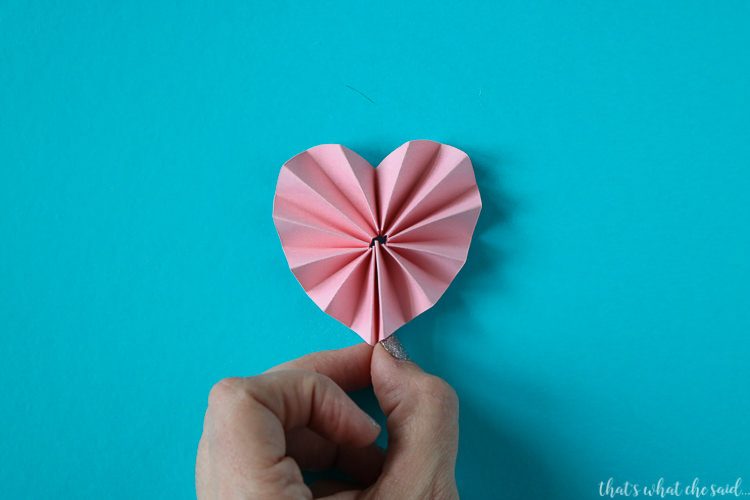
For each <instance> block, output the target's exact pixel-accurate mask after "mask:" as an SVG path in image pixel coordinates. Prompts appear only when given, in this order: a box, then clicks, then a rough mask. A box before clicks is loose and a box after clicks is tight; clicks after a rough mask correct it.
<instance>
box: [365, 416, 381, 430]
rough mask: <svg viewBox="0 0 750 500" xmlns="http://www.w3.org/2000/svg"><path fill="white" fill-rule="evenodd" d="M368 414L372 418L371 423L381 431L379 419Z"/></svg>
mask: <svg viewBox="0 0 750 500" xmlns="http://www.w3.org/2000/svg"><path fill="white" fill-rule="evenodd" d="M367 416H368V417H369V419H370V425H372V426H373V427H375V428H376V429H377V430H378V431H379V430H380V424H379V423H378V422H377V420H375V419H374V418H372V417H371V416H370V415H367Z"/></svg>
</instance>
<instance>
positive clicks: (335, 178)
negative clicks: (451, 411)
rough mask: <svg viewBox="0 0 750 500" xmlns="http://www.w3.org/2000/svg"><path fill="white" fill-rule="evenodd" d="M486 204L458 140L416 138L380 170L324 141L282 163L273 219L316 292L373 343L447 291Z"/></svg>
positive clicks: (323, 304) (296, 269) (304, 281)
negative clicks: (456, 145) (449, 142)
mask: <svg viewBox="0 0 750 500" xmlns="http://www.w3.org/2000/svg"><path fill="white" fill-rule="evenodd" d="M481 209H482V200H481V198H480V196H479V189H478V188H477V183H476V180H475V178H474V169H473V167H472V165H471V161H470V160H469V157H468V156H467V155H466V153H464V152H463V151H461V150H459V149H456V148H454V147H452V146H448V145H445V144H440V143H438V142H432V141H410V142H407V143H406V144H404V145H402V146H401V147H399V148H398V149H396V150H395V151H393V152H392V153H391V154H389V155H388V156H387V157H386V158H385V159H384V160H383V161H382V162H381V163H380V165H378V167H377V168H373V167H372V165H370V164H369V163H368V162H367V160H365V159H364V158H362V157H361V156H359V155H358V154H357V153H355V152H354V151H352V150H350V149H347V148H345V147H344V146H341V145H339V144H323V145H321V146H315V147H313V148H310V149H308V150H307V151H304V152H303V153H300V154H298V155H297V156H295V157H294V158H292V159H290V160H289V161H287V162H286V163H285V164H284V165H283V166H282V167H281V172H280V173H279V180H278V184H277V185H276V196H275V197H274V204H273V218H274V222H275V223H276V230H277V231H278V233H279V238H280V239H281V246H282V247H283V249H284V254H285V255H286V258H287V261H288V263H289V267H290V268H291V270H292V272H293V273H294V275H295V276H296V277H297V280H298V281H299V282H300V284H301V285H302V287H303V288H304V289H305V291H306V292H307V294H308V295H309V296H310V298H311V299H312V300H313V301H314V302H315V303H316V304H317V305H318V307H320V308H321V309H322V310H323V311H325V312H326V313H328V314H329V315H331V316H333V317H334V318H336V319H337V320H339V321H341V322H342V323H343V324H345V325H346V326H348V327H349V328H351V329H352V330H354V331H355V332H357V334H359V336H360V337H362V338H363V339H364V340H365V341H366V342H367V343H369V344H375V342H378V341H380V340H383V339H385V338H387V337H388V336H390V335H391V334H393V332H395V331H396V330H397V329H398V328H399V327H401V326H403V325H404V324H406V323H407V322H409V321H411V320H412V319H414V318H415V317H416V316H418V315H419V314H421V313H422V312H424V311H426V310H427V309H429V308H430V307H432V306H433V305H434V304H435V303H436V302H437V301H438V299H440V297H441V296H442V295H443V293H444V292H445V290H446V289H447V288H448V285H450V283H451V281H453V278H455V277H456V274H458V271H459V270H460V269H461V267H462V266H463V265H464V263H465V262H466V256H467V254H468V251H469V245H470V244H471V237H472V234H473V232H474V227H475V226H476V223H477V218H478V217H479V212H480V210H481Z"/></svg>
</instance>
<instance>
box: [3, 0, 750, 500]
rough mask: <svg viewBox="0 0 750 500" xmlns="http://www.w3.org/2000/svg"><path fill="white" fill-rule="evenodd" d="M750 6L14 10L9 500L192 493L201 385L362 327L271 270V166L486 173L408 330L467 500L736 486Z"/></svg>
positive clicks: (749, 249) (98, 5)
mask: <svg viewBox="0 0 750 500" xmlns="http://www.w3.org/2000/svg"><path fill="white" fill-rule="evenodd" d="M749 25H750V3H747V2H739V1H727V2H696V1H674V2H637V1H636V2H596V1H579V2H558V1H546V2H542V1H540V2H528V1H525V0H524V1H517V2H486V3H475V4H468V3H460V4H459V3H458V2H456V3H455V4H452V5H441V4H435V3H434V2H426V1H425V2H401V1H398V2H369V3H360V2H347V3H328V2H316V3H315V4H314V6H313V5H312V4H303V3H301V2H299V3H298V2H294V3H293V2H262V3H260V2H218V3H217V2H202V3H201V2H192V3H188V4H182V3H181V4H180V5H174V4H172V3H171V2H156V3H155V2H90V3H83V2H27V1H8V0H6V1H4V2H2V4H1V5H0V332H1V338H0V345H1V347H0V377H1V378H0V384H1V386H2V400H1V401H0V443H1V444H0V447H1V450H2V453H1V454H0V493H1V494H2V495H1V496H2V497H3V498H52V497H57V498H61V497H75V498H105V497H108V498H188V497H190V496H192V495H193V494H194V489H193V462H194V453H195V448H196V443H197V441H198V437H199V435H200V432H201V423H202V418H203V411H204V408H205V404H206V396H207V393H208V390H209V388H210V387H211V385H212V384H213V383H214V382H215V381H217V380H218V379H220V378H221V377H224V376H229V375H241V374H252V373H256V372H258V371H261V370H263V369H265V368H267V367H269V366H271V365H273V364H276V363H278V362H280V361H283V360H286V359H289V358H293V357H296V356H299V355H302V354H304V353H307V352H310V351H316V350H320V349H327V348H336V347H342V346H346V345H350V344H353V343H356V342H357V341H358V338H357V337H356V336H355V335H354V334H353V333H351V332H349V331H348V330H347V329H346V328H344V327H343V326H341V325H339V324H338V323H337V322H335V321H333V320H331V319H330V318H328V317H327V316H326V315H324V314H323V313H321V312H320V311H319V310H318V309H317V308H316V306H315V305H314V304H313V303H312V302H311V301H310V300H309V299H308V298H307V297H306V296H305V294H304V293H303V292H302V290H301V289H300V287H299V286H298V284H297V283H296V281H295V280H294V278H293V276H292V275H291V273H290V272H289V271H288V269H287V266H286V263H285V260H284V257H283V255H282V252H281V249H280V246H279V242H278V239H277V236H276V233H275V230H274V226H273V223H272V220H271V203H272V197H273V191H274V187H275V182H276V176H277V174H278V169H279V167H280V165H281V164H282V163H283V162H284V161H285V160H286V159H288V158H289V157H291V156H292V155H294V154H296V153H298V152H300V151H302V150H304V149H306V148H308V147H310V146H313V145H316V144H319V143H324V142H338V143H343V144H346V145H347V146H349V147H351V148H353V149H355V150H357V151H359V152H360V153H361V154H363V155H364V156H365V157H366V158H367V159H369V160H370V161H371V162H373V163H377V162H379V161H380V159H382V157H383V156H385V155H386V154H387V153H388V152H389V151H391V150H392V149H393V148H395V147H397V146H398V145H400V144H401V143H403V142H405V141H407V140H409V139H415V138H429V139H433V140H438V141H442V142H446V143H449V144H452V145H455V146H458V147H460V148H462V149H464V150H465V151H467V152H468V153H469V154H470V156H471V157H472V159H473V160H474V162H475V165H476V169H477V177H478V181H479V185H480V189H481V191H482V195H483V199H484V203H485V207H484V211H483V213H482V216H481V219H480V223H479V227H478V232H477V235H476V237H475V241H474V245H473V247H472V250H471V254H470V257H469V261H468V263H467V265H466V267H465V269H464V270H463V271H462V273H461V274H460V275H459V277H458V278H457V279H456V281H455V282H454V284H453V286H452V287H451V288H450V290H449V291H448V292H447V293H446V295H445V296H444V298H443V300H441V302H440V303H439V304H438V305H437V306H436V307H435V308H433V309H432V310H431V311H429V312H428V313H426V314H424V315H423V316H422V317H420V318H418V319H417V320H415V321H414V322H413V323H412V324H410V325H408V326H407V327H405V328H404V329H403V330H402V338H403V340H404V342H405V343H406V345H407V347H408V348H409V350H410V351H411V353H412V355H413V357H414V358H415V359H416V360H417V361H419V362H420V363H421V364H423V365H424V366H425V367H426V368H427V369H429V370H431V371H433V372H435V373H437V374H439V375H440V376H442V377H444V378H446V379H447V380H448V381H450V382H451V383H452V384H453V385H454V386H455V387H456V389H457V391H458V393H459V395H460V398H461V403H462V420H461V449H460V457H459V467H458V472H457V474H458V481H459V483H460V487H461V490H462V492H463V494H464V496H465V497H466V498H487V497H493V496H497V497H505V498H561V499H581V498H598V497H599V493H598V487H599V481H602V480H606V479H607V478H609V477H614V478H615V480H616V481H618V482H622V481H625V480H629V481H635V482H640V483H648V482H653V481H656V480H658V479H659V477H665V479H667V480H669V481H674V480H680V481H683V482H684V481H689V480H692V478H693V477H696V476H697V477H700V479H701V481H706V482H730V483H734V481H735V480H736V478H737V477H739V476H743V475H745V476H748V480H747V482H746V485H747V487H748V488H750V433H749V432H748V427H747V422H748V421H747V419H748V413H750V399H749V398H748V381H749V380H750V365H749V364H748V357H749V355H750V339H749V334H750V264H749V263H748V255H750V208H749V207H750V201H749V200H750V195H749V192H750V118H749V117H750V92H749V90H748V89H749V88H750V57H749V55H748V48H749V47H750V29H748V26H749Z"/></svg>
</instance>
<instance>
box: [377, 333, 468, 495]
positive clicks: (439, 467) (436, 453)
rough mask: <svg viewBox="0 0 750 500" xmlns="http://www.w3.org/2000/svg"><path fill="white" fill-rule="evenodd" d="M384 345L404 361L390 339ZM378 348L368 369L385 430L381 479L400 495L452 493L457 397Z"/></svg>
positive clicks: (416, 368) (412, 365) (431, 377)
mask: <svg viewBox="0 0 750 500" xmlns="http://www.w3.org/2000/svg"><path fill="white" fill-rule="evenodd" d="M384 342H385V343H386V344H388V345H389V350H390V351H394V352H396V355H399V357H403V354H402V353H403V348H401V347H400V344H399V342H398V340H396V339H395V336H391V337H389V338H388V339H387V340H386V341H384ZM382 344H383V343H378V344H377V345H376V346H375V349H374V350H373V354H372V361H371V365H370V371H371V375H372V384H373V389H374V392H375V396H376V397H377V399H378V402H379V403H380V407H381V408H382V409H383V412H384V413H385V415H386V417H387V426H388V454H387V456H386V462H385V464H384V466H383V474H382V476H381V478H382V479H383V480H386V481H391V482H394V483H396V484H394V485H393V486H395V487H396V490H397V491H401V492H403V493H406V492H415V491H424V492H430V491H431V492H432V493H437V491H442V492H443V493H447V491H446V490H455V478H454V475H455V472H454V471H455V463H456V453H457V450H458V397H457V396H456V392H455V391H454V390H453V388H452V387H451V386H450V385H448V383H447V382H445V381H444V380H443V379H441V378H439V377H436V376H434V375H430V374H427V373H425V372H424V371H423V370H422V369H421V368H420V367H419V366H417V364H416V363H413V362H411V361H408V360H405V359H397V358H396V357H394V356H393V355H391V354H389V352H388V351H386V349H385V348H384V347H383V345H382ZM393 344H395V346H396V348H395V349H393V348H392V347H393ZM420 483H421V484H420ZM435 488H438V489H437V490H436V489H435ZM440 496H443V495H440ZM448 496H451V495H448Z"/></svg>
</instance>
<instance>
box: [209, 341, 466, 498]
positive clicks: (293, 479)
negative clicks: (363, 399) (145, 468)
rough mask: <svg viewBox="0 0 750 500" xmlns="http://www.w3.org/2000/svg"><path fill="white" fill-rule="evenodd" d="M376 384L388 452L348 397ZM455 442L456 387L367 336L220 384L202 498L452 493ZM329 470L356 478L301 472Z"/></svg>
mask: <svg viewBox="0 0 750 500" xmlns="http://www.w3.org/2000/svg"><path fill="white" fill-rule="evenodd" d="M394 341H395V339H394ZM392 342H393V341H392ZM395 342H397V341H395ZM370 384H372V385H373V389H374V392H375V396H376V397H377V399H378V402H379V404H380V407H381V408H382V409H383V412H384V413H385V415H386V418H387V427H388V449H387V451H386V452H383V451H382V450H380V449H379V448H378V447H377V445H375V444H374V442H375V439H376V438H377V436H378V434H379V433H380V427H379V426H378V425H377V424H376V423H375V422H374V421H373V420H372V419H371V418H370V417H369V416H368V415H367V414H366V413H365V412H364V411H362V410H361V409H360V408H359V407H358V406H357V405H356V404H355V403H354V402H353V401H352V400H351V399H350V398H349V397H348V396H347V395H346V392H347V391H353V390H357V389H361V388H364V387H367V386H369V385H370ZM457 447H458V399H457V397H456V393H455V392H454V391H453V389H452V388H451V387H450V386H449V385H448V384H447V383H446V382H444V381H443V380H441V379H439V378H437V377H435V376H432V375H429V374H426V373H425V372H423V371H422V370H421V369H420V368H419V367H418V366H417V365H416V364H415V363H413V362H411V361H406V360H401V359H396V358H394V357H393V356H391V355H390V354H388V352H386V350H385V349H384V348H383V347H382V345H381V344H377V345H376V346H375V347H374V348H372V347H370V346H368V345H366V344H360V345H357V346H354V347H349V348H347V349H341V350H338V351H324V352H319V353H314V354H309V355H307V356H304V357H302V358H299V359H296V360H293V361H290V362H287V363H284V364H282V365H279V366H277V367H275V368H272V369H270V370H269V371H267V372H265V373H264V374H262V375H258V376H255V377H248V378H229V379H225V380H222V381H220V382H219V383H217V384H216V385H215V386H214V387H213V389H212V390H211V393H210V395H209V402H208V410H207V411H206V416H205V421H204V425H203V435H202V437H201V440H200V444H199V445H198V457H197V460H196V472H195V477H196V491H197V494H198V497H199V498H201V499H224V498H253V499H256V498H257V499H264V498H272V499H287V498H289V499H309V498H313V495H315V497H316V498H317V497H326V498H333V499H340V500H349V499H360V498H365V499H374V498H386V499H391V498H397V499H412V498H414V499H423V498H436V499H453V498H458V492H457V490H456V483H455V474H454V470H455V460H456V452H457ZM330 468H338V469H340V470H341V471H342V472H344V473H345V474H347V475H348V476H349V477H351V478H352V480H353V481H355V483H341V482H333V481H321V482H319V483H316V484H313V485H312V487H308V486H307V485H305V483H304V481H303V479H302V473H301V470H325V469H330Z"/></svg>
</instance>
